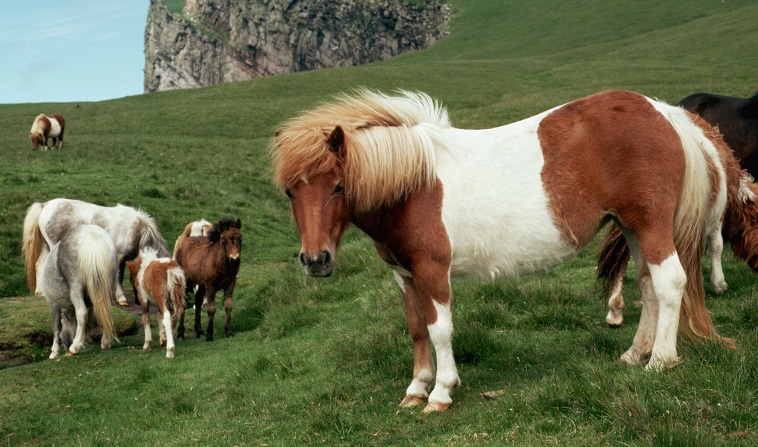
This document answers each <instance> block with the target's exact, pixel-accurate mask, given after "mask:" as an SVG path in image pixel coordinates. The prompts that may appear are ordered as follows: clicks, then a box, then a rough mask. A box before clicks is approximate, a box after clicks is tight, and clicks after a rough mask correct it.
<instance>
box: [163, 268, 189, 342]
mask: <svg viewBox="0 0 758 447" xmlns="http://www.w3.org/2000/svg"><path fill="white" fill-rule="evenodd" d="M166 274H167V278H166V288H167V289H168V295H169V299H168V300H166V303H170V304H171V306H172V307H173V312H171V327H173V328H176V324H177V322H178V321H179V315H180V313H184V307H185V306H186V303H185V298H184V293H185V289H186V287H187V280H186V278H185V277H184V270H182V268H181V267H178V266H177V267H173V268H170V269H168V270H167V271H166Z"/></svg>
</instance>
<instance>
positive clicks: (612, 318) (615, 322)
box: [605, 310, 624, 327]
mask: <svg viewBox="0 0 758 447" xmlns="http://www.w3.org/2000/svg"><path fill="white" fill-rule="evenodd" d="M605 322H606V323H607V324H608V326H610V327H620V326H621V325H622V324H623V323H624V314H622V313H621V312H619V311H613V310H611V311H608V315H606V316H605Z"/></svg>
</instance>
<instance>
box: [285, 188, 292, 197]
mask: <svg viewBox="0 0 758 447" xmlns="http://www.w3.org/2000/svg"><path fill="white" fill-rule="evenodd" d="M284 193H285V194H287V197H289V198H290V199H291V198H292V191H290V189H289V188H287V189H285V190H284Z"/></svg>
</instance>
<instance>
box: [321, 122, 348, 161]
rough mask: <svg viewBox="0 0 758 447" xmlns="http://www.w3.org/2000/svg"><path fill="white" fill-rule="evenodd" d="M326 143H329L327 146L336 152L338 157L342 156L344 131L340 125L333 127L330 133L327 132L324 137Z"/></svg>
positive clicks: (343, 151)
mask: <svg viewBox="0 0 758 447" xmlns="http://www.w3.org/2000/svg"><path fill="white" fill-rule="evenodd" d="M326 142H327V144H329V147H330V148H331V149H332V151H333V152H334V153H335V154H337V156H338V157H339V158H344V153H345V131H344V130H342V127H340V126H337V127H335V128H334V130H333V131H332V133H330V134H329V136H328V137H327V138H326Z"/></svg>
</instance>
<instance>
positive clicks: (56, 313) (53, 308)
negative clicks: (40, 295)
mask: <svg viewBox="0 0 758 447" xmlns="http://www.w3.org/2000/svg"><path fill="white" fill-rule="evenodd" d="M48 303H49V304H50V312H51V313H52V314H53V348H52V350H51V351H52V352H50V358H51V359H54V358H56V357H58V355H59V354H60V352H61V344H60V343H61V342H60V340H61V308H60V306H58V305H57V304H53V302H52V301H50V300H48Z"/></svg>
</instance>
